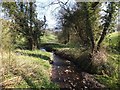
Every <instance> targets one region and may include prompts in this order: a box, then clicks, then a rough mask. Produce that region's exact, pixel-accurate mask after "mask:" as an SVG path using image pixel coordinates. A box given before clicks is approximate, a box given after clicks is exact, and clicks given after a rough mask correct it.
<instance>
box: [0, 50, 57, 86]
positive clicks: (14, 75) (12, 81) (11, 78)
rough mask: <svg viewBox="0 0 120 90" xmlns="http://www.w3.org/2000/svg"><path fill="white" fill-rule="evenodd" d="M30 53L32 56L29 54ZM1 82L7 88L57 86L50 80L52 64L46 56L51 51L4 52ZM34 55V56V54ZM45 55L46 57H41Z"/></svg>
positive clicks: (0, 71) (48, 55) (0, 70)
mask: <svg viewBox="0 0 120 90" xmlns="http://www.w3.org/2000/svg"><path fill="white" fill-rule="evenodd" d="M29 54H30V56H29ZM3 55H5V56H2V63H1V64H2V68H1V69H0V73H2V75H1V77H2V78H1V80H0V84H2V85H3V87H5V88H57V85H55V84H53V83H52V82H51V80H50V76H51V69H52V67H51V65H50V64H49V61H48V60H46V58H44V57H50V53H48V52H44V51H40V50H36V51H29V50H16V53H13V52H11V53H10V56H9V55H8V54H3ZM32 55H33V56H32ZM39 55H40V56H41V55H43V56H44V57H39Z"/></svg>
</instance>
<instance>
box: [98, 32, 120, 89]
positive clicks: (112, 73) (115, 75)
mask: <svg viewBox="0 0 120 90" xmlns="http://www.w3.org/2000/svg"><path fill="white" fill-rule="evenodd" d="M119 40H120V32H114V33H111V34H109V35H107V37H106V38H105V41H104V42H103V43H104V45H105V46H107V53H108V61H107V64H106V69H107V70H106V73H104V75H96V79H97V80H98V81H100V82H101V83H103V84H105V85H106V86H107V87H109V88H110V89H112V90H116V89H117V90H118V89H119V87H120V80H119V78H120V70H119V65H120V59H119V58H120V55H119V53H120V52H119V49H120V47H119V43H120V42H119Z"/></svg>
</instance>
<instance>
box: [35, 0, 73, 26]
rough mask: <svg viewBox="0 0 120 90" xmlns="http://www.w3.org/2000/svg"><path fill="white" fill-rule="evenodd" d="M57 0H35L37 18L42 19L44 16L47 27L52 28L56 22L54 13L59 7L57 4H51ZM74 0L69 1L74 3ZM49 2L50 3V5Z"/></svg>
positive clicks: (64, 0) (65, 0)
mask: <svg viewBox="0 0 120 90" xmlns="http://www.w3.org/2000/svg"><path fill="white" fill-rule="evenodd" d="M56 1H57V0H36V5H37V13H38V19H43V17H44V15H45V16H46V20H47V21H46V23H47V25H48V28H54V27H55V26H56V24H57V21H56V18H55V14H57V12H58V10H59V9H60V6H59V4H51V3H52V2H56ZM60 1H62V2H67V1H68V0H60ZM74 2H75V0H69V3H70V4H72V3H74ZM50 4H51V5H50Z"/></svg>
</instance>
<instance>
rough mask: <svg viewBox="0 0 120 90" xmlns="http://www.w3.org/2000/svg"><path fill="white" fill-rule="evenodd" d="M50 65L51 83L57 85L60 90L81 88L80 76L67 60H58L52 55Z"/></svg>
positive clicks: (58, 58)
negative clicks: (62, 89) (63, 89)
mask: <svg viewBox="0 0 120 90" xmlns="http://www.w3.org/2000/svg"><path fill="white" fill-rule="evenodd" d="M53 61H54V62H53V64H52V77H51V80H52V82H54V83H56V84H58V85H59V87H60V88H67V89H71V90H73V89H74V88H78V89H80V88H82V82H81V78H80V76H81V75H80V74H79V73H78V71H77V69H76V67H75V65H74V64H73V63H72V62H70V61H69V60H66V59H63V58H60V57H59V56H57V55H55V54H53Z"/></svg>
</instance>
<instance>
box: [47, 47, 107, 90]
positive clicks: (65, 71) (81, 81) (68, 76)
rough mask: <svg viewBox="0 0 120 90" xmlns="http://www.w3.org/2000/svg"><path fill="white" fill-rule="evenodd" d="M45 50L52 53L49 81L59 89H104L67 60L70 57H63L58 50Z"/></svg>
mask: <svg viewBox="0 0 120 90" xmlns="http://www.w3.org/2000/svg"><path fill="white" fill-rule="evenodd" d="M45 49H46V51H49V52H54V53H53V63H52V76H51V80H52V82H54V83H56V84H58V85H59V87H60V88H67V89H71V90H74V89H96V88H105V86H104V85H102V84H100V83H99V82H98V81H96V80H95V79H94V76H93V75H92V74H89V73H87V72H84V71H82V70H81V69H80V68H78V67H77V66H76V65H75V64H74V62H72V61H71V60H69V58H70V59H71V57H67V58H66V56H65V57H64V56H63V55H61V54H60V53H59V51H58V50H54V49H51V48H45Z"/></svg>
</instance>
